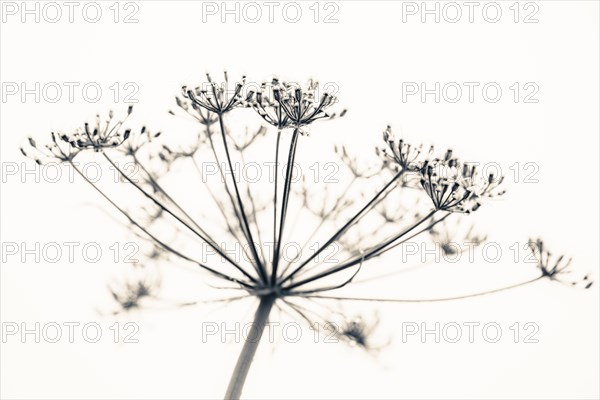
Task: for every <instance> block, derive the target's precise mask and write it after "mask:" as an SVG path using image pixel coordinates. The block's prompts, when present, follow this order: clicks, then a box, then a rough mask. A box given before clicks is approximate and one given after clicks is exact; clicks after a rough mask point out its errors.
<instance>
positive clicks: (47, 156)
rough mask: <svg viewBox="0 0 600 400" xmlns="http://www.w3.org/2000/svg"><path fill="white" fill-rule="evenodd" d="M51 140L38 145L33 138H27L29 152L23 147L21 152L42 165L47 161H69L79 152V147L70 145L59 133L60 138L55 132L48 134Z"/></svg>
mask: <svg viewBox="0 0 600 400" xmlns="http://www.w3.org/2000/svg"><path fill="white" fill-rule="evenodd" d="M50 137H51V142H50V143H49V144H45V145H44V146H39V145H38V144H37V143H36V141H35V140H34V139H33V138H31V137H30V138H29V146H30V147H31V152H28V151H26V150H25V149H24V148H23V147H21V148H20V150H21V154H23V155H24V156H25V157H29V158H31V159H32V160H34V161H35V162H36V163H37V164H38V165H44V164H47V163H49V162H56V160H58V161H59V162H71V161H73V159H74V158H75V156H77V154H79V152H80V151H81V150H80V149H78V148H76V147H74V146H71V144H70V143H69V142H68V139H67V137H66V136H64V135H61V137H60V139H59V138H57V134H56V133H54V132H52V133H51V134H50Z"/></svg>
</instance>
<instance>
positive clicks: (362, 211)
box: [280, 170, 404, 284]
mask: <svg viewBox="0 0 600 400" xmlns="http://www.w3.org/2000/svg"><path fill="white" fill-rule="evenodd" d="M403 173H404V170H402V171H400V172H398V173H397V174H396V175H394V177H393V178H392V179H391V180H390V181H389V182H388V183H387V184H386V185H385V186H384V187H383V188H382V189H381V190H380V191H379V192H377V194H375V196H374V197H373V198H372V199H371V200H370V201H369V202H368V203H367V204H366V205H365V206H364V207H363V208H361V209H360V210H359V211H358V212H357V213H356V214H355V215H354V216H353V217H352V218H350V220H348V222H346V223H345V224H344V226H342V227H341V228H340V229H339V230H338V231H337V232H336V233H335V234H333V236H332V237H331V238H329V240H327V242H325V244H324V245H323V246H320V247H319V248H318V249H317V251H315V252H314V253H313V254H312V255H311V256H310V257H309V258H307V259H306V260H305V261H304V262H302V263H301V264H300V265H299V266H298V267H296V268H295V269H294V270H293V271H292V272H291V273H290V274H289V275H288V276H287V277H285V278H283V279H282V280H281V282H280V284H283V283H285V282H287V281H288V280H290V279H291V278H292V277H293V276H294V275H295V274H296V273H298V271H300V270H301V269H302V268H304V266H306V265H307V264H308V263H309V262H311V261H312V260H313V259H314V258H315V257H317V256H318V255H319V254H320V253H321V252H322V251H323V250H324V249H326V248H327V247H328V246H329V245H330V244H331V243H333V242H335V241H336V240H338V239H339V238H340V236H342V235H343V234H344V233H345V232H346V231H347V230H348V228H350V226H352V225H353V224H354V222H356V221H357V220H358V219H359V218H361V217H362V216H363V215H364V214H365V212H366V211H368V210H370V209H371V206H372V205H373V204H374V203H375V202H376V201H377V200H378V199H379V197H380V196H381V195H382V194H383V193H384V192H386V191H387V190H388V188H389V187H390V186H392V184H394V183H395V182H396V181H397V180H398V179H399V178H400V177H401V176H402V174H403Z"/></svg>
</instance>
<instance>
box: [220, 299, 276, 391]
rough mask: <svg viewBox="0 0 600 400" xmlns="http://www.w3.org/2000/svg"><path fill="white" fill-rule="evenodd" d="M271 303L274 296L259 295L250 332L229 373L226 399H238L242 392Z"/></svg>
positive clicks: (273, 302) (273, 300)
mask: <svg viewBox="0 0 600 400" xmlns="http://www.w3.org/2000/svg"><path fill="white" fill-rule="evenodd" d="M273 304H275V297H274V296H265V297H261V299H260V303H259V304H258V308H257V309H256V314H254V322H253V323H252V327H251V329H250V332H249V333H248V335H246V341H245V343H244V347H243V348H242V352H241V353H240V356H239V358H238V361H237V364H236V365H235V369H234V370H233V374H231V379H230V380H229V386H228V387H227V392H226V393H225V399H226V400H229V399H239V398H240V396H241V394H242V389H243V388H244V382H245V381H246V376H248V371H249V370H250V365H251V364H252V359H253V358H254V354H256V349H257V348H258V343H259V342H260V339H261V337H262V334H263V332H264V330H265V325H266V323H267V320H268V318H269V314H270V312H271V308H272V307H273Z"/></svg>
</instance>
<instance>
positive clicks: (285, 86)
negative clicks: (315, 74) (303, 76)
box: [273, 80, 337, 128]
mask: <svg viewBox="0 0 600 400" xmlns="http://www.w3.org/2000/svg"><path fill="white" fill-rule="evenodd" d="M318 88H319V83H318V82H316V81H313V80H309V81H308V85H307V87H306V88H305V89H302V88H300V87H298V86H296V85H292V84H289V83H285V82H283V83H282V84H281V85H276V86H275V87H273V97H274V99H275V101H276V102H277V103H278V104H279V106H280V107H281V109H282V110H283V112H284V113H285V115H286V116H287V118H288V119H289V123H290V125H291V126H293V127H295V128H302V127H303V126H307V125H310V124H311V123H313V122H314V121H316V120H319V119H323V118H330V117H331V115H329V114H327V112H326V110H327V108H329V107H330V106H331V105H333V104H334V103H335V102H336V101H337V99H336V98H335V97H334V96H333V95H331V94H329V93H327V92H325V93H323V95H321V96H320V98H319V99H317V97H316V94H317V93H316V92H317V90H318Z"/></svg>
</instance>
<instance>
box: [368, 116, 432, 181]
mask: <svg viewBox="0 0 600 400" xmlns="http://www.w3.org/2000/svg"><path fill="white" fill-rule="evenodd" d="M383 141H384V142H385V143H386V145H387V147H382V148H377V153H378V154H379V155H380V156H382V157H383V161H384V163H385V164H386V165H388V166H390V167H391V168H392V169H394V170H395V171H397V172H399V171H410V172H414V171H419V170H420V169H421V168H422V166H423V163H424V162H425V159H424V157H425V153H423V145H422V144H421V145H419V146H413V145H411V144H410V143H406V142H405V141H404V140H403V139H400V140H396V139H395V138H394V135H393V134H392V127H391V126H389V125H388V126H387V128H386V129H385V130H384V131H383ZM432 153H433V146H431V147H430V148H429V152H428V154H429V155H431V154H432Z"/></svg>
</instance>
